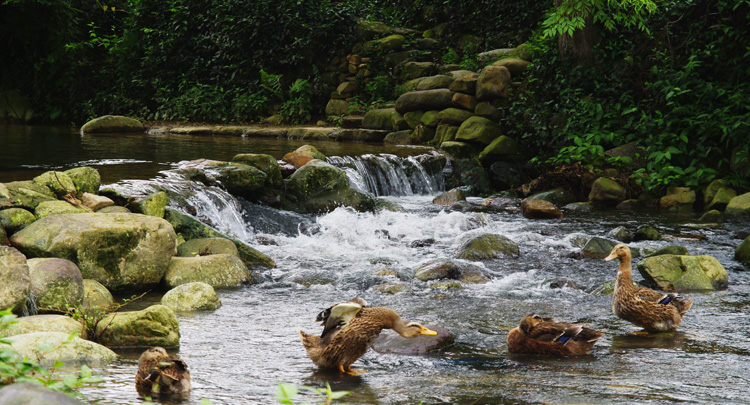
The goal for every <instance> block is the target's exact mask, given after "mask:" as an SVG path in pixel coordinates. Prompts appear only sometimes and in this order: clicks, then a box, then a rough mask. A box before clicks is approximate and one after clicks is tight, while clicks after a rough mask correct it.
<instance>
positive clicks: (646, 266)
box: [638, 255, 729, 291]
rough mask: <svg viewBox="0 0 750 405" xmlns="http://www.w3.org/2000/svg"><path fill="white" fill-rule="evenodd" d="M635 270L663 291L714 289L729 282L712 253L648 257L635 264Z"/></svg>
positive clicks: (727, 276) (726, 274) (722, 286)
mask: <svg viewBox="0 0 750 405" xmlns="http://www.w3.org/2000/svg"><path fill="white" fill-rule="evenodd" d="M638 271H639V272H640V273H641V275H642V276H643V278H644V279H646V281H647V282H649V283H652V284H654V285H656V286H657V287H658V288H660V289H662V290H666V291H672V290H676V291H681V290H714V289H718V288H724V287H726V286H727V283H728V281H729V275H728V273H727V271H726V269H724V267H723V266H722V265H721V263H719V261H718V260H716V258H715V257H712V256H678V255H661V256H652V257H648V258H646V259H644V260H643V261H641V262H639V263H638Z"/></svg>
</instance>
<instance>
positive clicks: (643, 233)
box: [633, 225, 661, 241]
mask: <svg viewBox="0 0 750 405" xmlns="http://www.w3.org/2000/svg"><path fill="white" fill-rule="evenodd" d="M660 239H661V234H660V233H659V231H658V230H656V228H654V227H653V226H650V225H641V226H639V227H638V229H636V230H635V235H633V240H634V241H639V240H660Z"/></svg>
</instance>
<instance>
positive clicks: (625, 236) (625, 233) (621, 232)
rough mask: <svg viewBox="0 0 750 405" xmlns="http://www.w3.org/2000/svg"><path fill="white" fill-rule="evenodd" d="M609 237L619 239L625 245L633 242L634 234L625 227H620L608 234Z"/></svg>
mask: <svg viewBox="0 0 750 405" xmlns="http://www.w3.org/2000/svg"><path fill="white" fill-rule="evenodd" d="M607 236H609V237H611V238H614V239H617V240H619V241H620V242H623V243H630V242H632V241H633V232H630V231H629V230H628V229H627V228H625V227H624V226H618V227H617V228H615V229H613V230H611V231H609V232H607Z"/></svg>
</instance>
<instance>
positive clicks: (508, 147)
mask: <svg viewBox="0 0 750 405" xmlns="http://www.w3.org/2000/svg"><path fill="white" fill-rule="evenodd" d="M520 152H521V149H520V148H519V147H518V143H516V141H515V140H513V138H510V137H507V136H505V135H500V136H498V137H497V138H495V139H494V140H493V141H492V142H490V144H489V145H487V146H486V147H485V148H484V150H482V152H480V153H479V160H480V161H482V162H493V161H496V160H501V159H508V160H518V156H519V154H520Z"/></svg>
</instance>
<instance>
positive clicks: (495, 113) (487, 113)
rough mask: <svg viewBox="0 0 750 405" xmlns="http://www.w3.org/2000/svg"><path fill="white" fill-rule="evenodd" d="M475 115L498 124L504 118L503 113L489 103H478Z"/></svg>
mask: <svg viewBox="0 0 750 405" xmlns="http://www.w3.org/2000/svg"><path fill="white" fill-rule="evenodd" d="M474 115H478V116H480V117H484V118H487V119H488V120H490V121H493V122H498V121H500V118H502V113H501V112H500V110H498V109H497V107H495V106H494V105H492V104H490V103H488V102H486V101H485V102H481V103H477V105H476V107H474Z"/></svg>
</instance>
